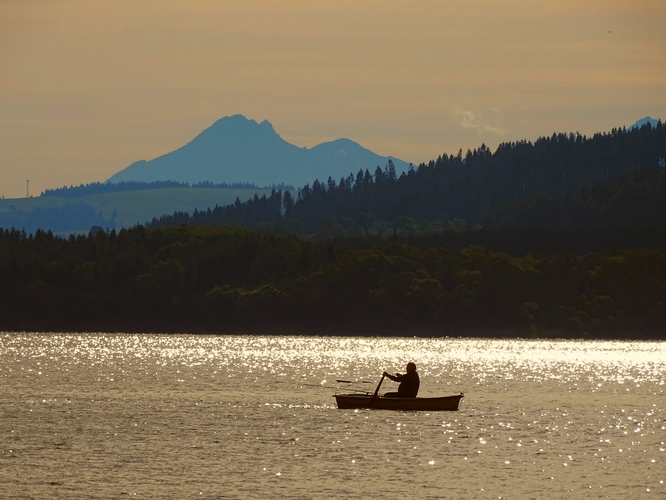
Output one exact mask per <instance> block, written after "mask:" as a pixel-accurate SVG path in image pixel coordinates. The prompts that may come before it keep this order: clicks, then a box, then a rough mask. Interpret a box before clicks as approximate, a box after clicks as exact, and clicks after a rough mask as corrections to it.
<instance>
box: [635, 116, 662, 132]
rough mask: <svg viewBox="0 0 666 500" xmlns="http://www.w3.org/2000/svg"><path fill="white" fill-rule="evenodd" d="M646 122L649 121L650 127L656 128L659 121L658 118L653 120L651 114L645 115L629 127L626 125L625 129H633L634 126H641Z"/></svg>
mask: <svg viewBox="0 0 666 500" xmlns="http://www.w3.org/2000/svg"><path fill="white" fill-rule="evenodd" d="M646 123H649V124H650V126H651V127H652V128H657V123H659V120H655V119H654V118H652V117H651V116H646V117H645V118H642V119H640V120H638V121H637V122H636V123H634V124H633V125H632V126H631V127H627V130H633V129H635V128H641V127H642V126H643V125H645V124H646Z"/></svg>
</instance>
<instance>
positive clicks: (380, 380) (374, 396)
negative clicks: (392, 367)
mask: <svg viewBox="0 0 666 500" xmlns="http://www.w3.org/2000/svg"><path fill="white" fill-rule="evenodd" d="M384 377H386V375H382V378H381V379H379V383H378V384H377V388H376V389H375V393H374V394H373V395H372V397H373V399H374V398H376V397H377V393H379V388H380V387H381V386H382V382H384Z"/></svg>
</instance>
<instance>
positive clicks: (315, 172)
mask: <svg viewBox="0 0 666 500" xmlns="http://www.w3.org/2000/svg"><path fill="white" fill-rule="evenodd" d="M391 158H392V157H391ZM388 159H389V157H382V156H379V155H377V154H375V153H373V152H372V151H370V150H368V149H365V148H363V147H362V146H360V145H359V144H357V143H356V142H354V141H351V140H349V139H338V140H336V141H332V142H328V143H323V144H320V145H319V146H315V147H313V148H312V149H308V148H299V147H298V146H295V145H293V144H290V143H288V142H287V141H285V140H284V139H282V138H281V137H280V136H279V135H278V134H277V132H275V129H274V128H273V125H272V124H271V123H270V122H269V121H268V120H264V121H262V122H261V123H257V122H256V121H255V120H252V119H248V118H246V117H245V116H243V115H233V116H226V117H224V118H221V119H219V120H217V121H216V122H215V123H213V124H212V125H211V126H210V127H208V128H207V129H205V130H204V131H203V132H201V133H200V134H199V135H198V136H196V137H195V138H194V139H193V140H192V141H190V142H189V143H188V144H186V145H185V146H183V147H181V148H179V149H177V150H175V151H172V152H171V153H168V154H166V155H163V156H160V157H158V158H155V159H153V160H150V161H140V162H135V163H133V164H132V165H130V166H129V167H127V168H126V169H124V170H122V171H120V172H118V173H116V174H115V175H113V176H112V177H111V178H110V179H109V180H108V181H107V182H121V181H132V180H136V181H146V182H151V181H157V180H173V181H179V182H199V181H211V182H228V183H234V182H250V183H254V184H256V185H258V186H268V185H271V184H279V183H284V184H292V185H294V186H303V185H305V184H307V183H311V182H313V181H314V180H315V179H317V178H318V179H320V180H321V179H327V178H328V177H329V176H332V177H333V178H335V179H338V178H340V177H347V176H348V175H349V174H351V173H356V172H358V170H359V169H370V170H374V169H375V168H376V167H377V166H382V167H383V166H384V165H385V164H386V163H387V161H388ZM392 159H393V158H392ZM393 161H394V163H396V167H397V169H398V170H399V171H406V170H407V163H405V162H401V161H400V160H396V159H393Z"/></svg>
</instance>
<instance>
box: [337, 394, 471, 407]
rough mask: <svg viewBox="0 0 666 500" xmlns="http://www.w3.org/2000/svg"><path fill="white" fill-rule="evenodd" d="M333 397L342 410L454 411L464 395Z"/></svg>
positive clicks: (341, 395) (354, 395)
mask: <svg viewBox="0 0 666 500" xmlns="http://www.w3.org/2000/svg"><path fill="white" fill-rule="evenodd" d="M334 397H335V400H336V402H337V403H338V408H339V409H342V410H355V409H361V408H368V409H372V410H401V411H456V410H457V409H458V406H459V405H460V401H461V400H462V398H464V397H465V395H464V394H463V393H462V392H461V393H460V394H457V395H455V396H444V397H440V398H391V397H388V398H385V397H383V396H378V395H372V394H336V395H335V396H334Z"/></svg>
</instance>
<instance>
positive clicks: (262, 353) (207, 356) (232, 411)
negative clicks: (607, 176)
mask: <svg viewBox="0 0 666 500" xmlns="http://www.w3.org/2000/svg"><path fill="white" fill-rule="evenodd" d="M408 361H415V362H416V364H417V366H418V369H419V373H420V375H421V391H420V393H419V395H421V396H437V395H449V394H457V393H460V392H464V393H465V399H464V400H463V402H462V405H461V410H460V411H458V412H432V413H423V412H412V413H409V412H387V411H369V410H359V411H354V410H338V409H337V408H336V406H335V400H334V398H333V397H332V395H333V394H334V393H335V392H336V387H339V388H340V390H339V392H349V390H350V389H355V390H363V391H365V390H367V391H373V390H374V388H375V384H376V383H377V382H378V381H379V378H380V375H381V372H382V371H383V370H387V371H390V372H397V371H400V372H403V371H404V366H405V364H406V363H407V362H408ZM665 374H666V343H664V342H662V343H659V342H592V341H531V340H487V339H483V340H475V339H471V340H470V339H413V338H398V339H396V338H390V339H386V338H358V337H348V338H327V337H309V338H305V337H286V336H285V337H269V336H266V337H237V336H234V337H231V336H189V335H147V334H146V335H124V334H123V335H121V334H117V335H109V334H88V335H75V334H72V335H66V334H14V333H0V498H84V497H96V498H124V497H132V498H134V497H136V498H303V499H308V498H346V499H349V498H378V499H379V498H381V499H394V498H396V499H411V498H457V499H458V498H488V499H490V498H510V499H514V498H518V499H522V498H618V499H623V498H634V497H635V498H666V485H665V484H664V482H665V481H666V451H665V449H666V444H664V443H665V442H666V397H665V392H666V387H665V386H664V375H665ZM336 379H346V380H354V381H363V380H365V381H368V382H370V383H366V384H363V383H359V384H355V385H348V384H347V385H345V384H338V383H336V382H335V380H336ZM384 384H385V385H384V386H382V392H383V391H384V390H387V391H388V390H395V388H396V387H397V385H396V384H395V383H393V382H390V381H385V382H384Z"/></svg>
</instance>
